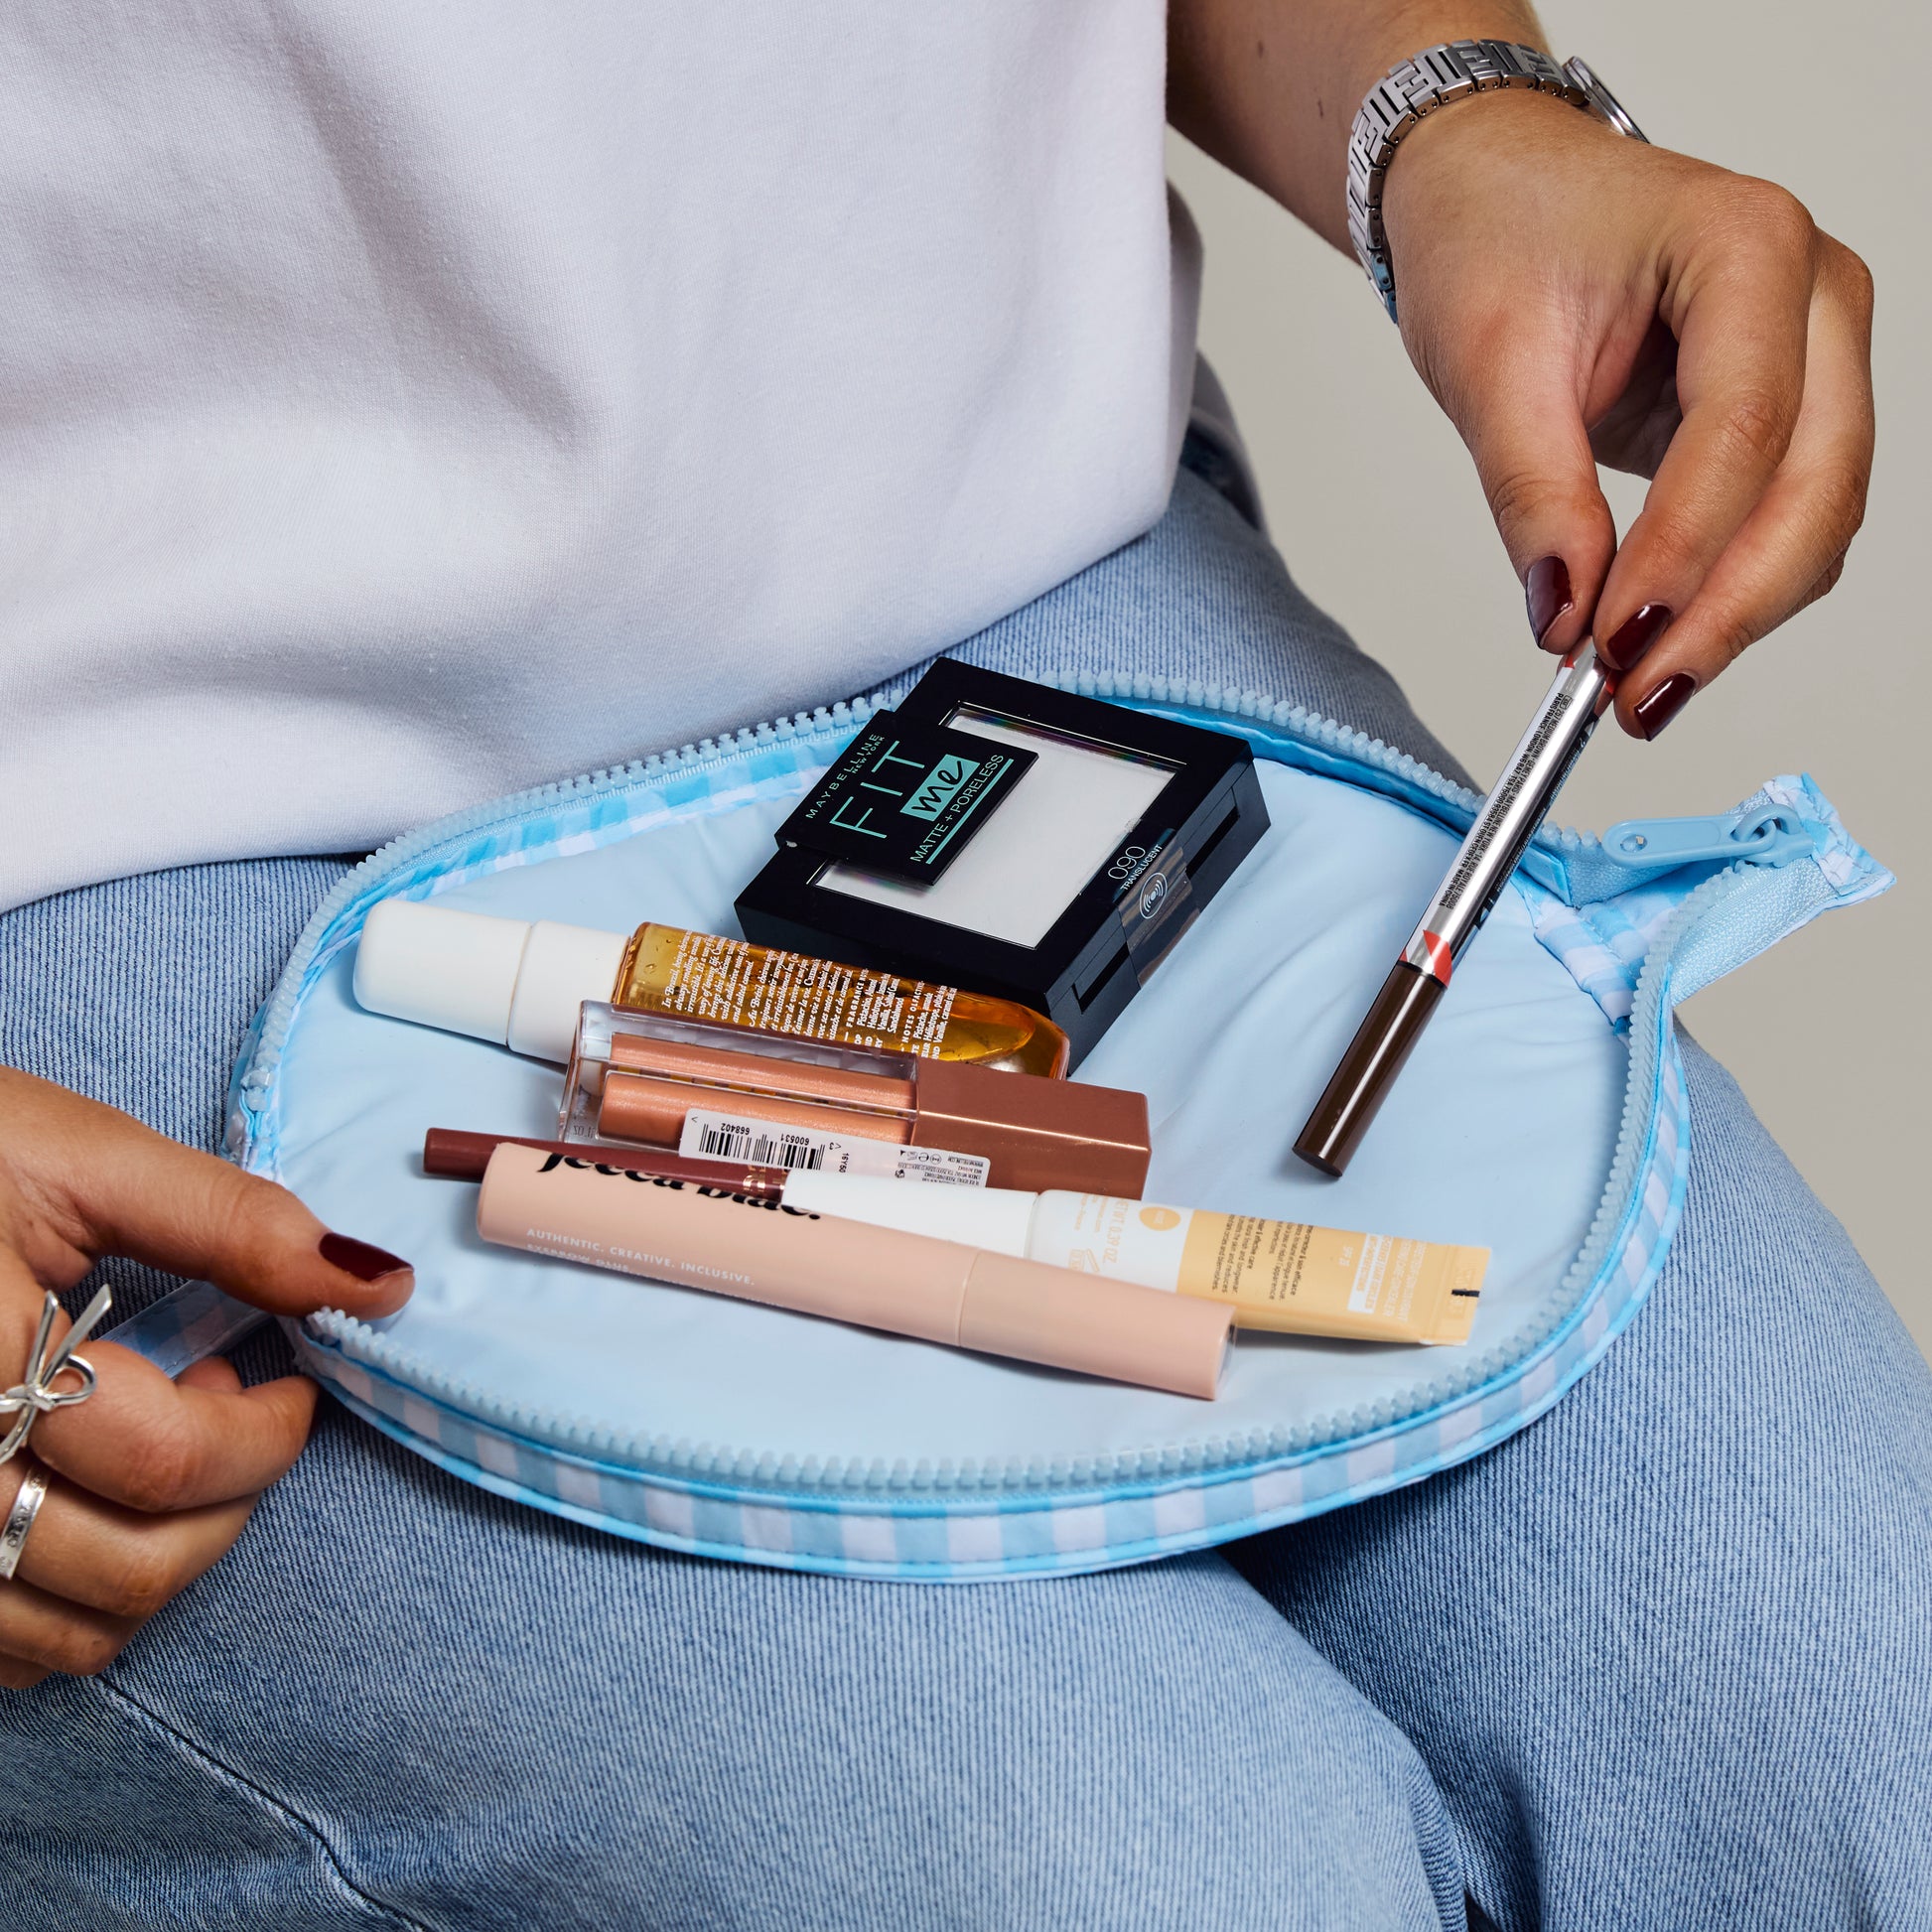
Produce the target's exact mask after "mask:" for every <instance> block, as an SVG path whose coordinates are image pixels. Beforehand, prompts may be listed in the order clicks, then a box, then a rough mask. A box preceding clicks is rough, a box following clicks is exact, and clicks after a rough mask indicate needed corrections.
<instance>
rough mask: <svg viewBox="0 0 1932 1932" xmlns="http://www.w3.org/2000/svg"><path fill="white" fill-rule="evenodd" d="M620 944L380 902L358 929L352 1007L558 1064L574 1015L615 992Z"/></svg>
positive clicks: (569, 930) (586, 931)
mask: <svg viewBox="0 0 1932 1932" xmlns="http://www.w3.org/2000/svg"><path fill="white" fill-rule="evenodd" d="M625 943H626V941H625V938H624V935H623V934H622V933H621V932H596V931H593V930H592V929H591V928H590V927H589V926H581V925H558V924H556V923H554V922H553V921H551V920H549V919H540V920H538V921H537V922H536V923H535V924H531V923H530V922H529V921H527V920H524V919H495V918H491V917H490V916H489V915H488V914H487V913H483V912H459V911H457V910H456V909H455V907H453V906H447V905H425V904H423V903H421V902H419V901H417V900H414V899H401V898H387V899H384V900H383V901H382V902H381V903H380V904H379V905H377V906H375V907H374V908H373V909H372V910H371V911H370V913H369V916H368V918H367V919H366V920H365V921H364V922H363V925H362V939H361V943H360V945H359V946H358V947H357V948H356V953H355V998H356V1001H357V1003H358V1004H359V1005H361V1006H363V1007H366V1008H367V1009H368V1011H369V1012H371V1013H386V1014H389V1015H390V1016H391V1017H392V1018H394V1019H397V1020H413V1021H415V1022H416V1024H417V1025H418V1026H423V1027H440V1028H442V1029H443V1031H444V1032H446V1033H453V1034H471V1035H475V1036H476V1037H477V1038H478V1039H491V1040H495V1041H497V1042H499V1043H501V1044H505V1045H508V1046H510V1047H511V1048H513V1049H514V1050H515V1051H516V1052H519V1053H528V1054H531V1055H532V1056H533V1057H534V1058H537V1059H540V1060H556V1061H558V1062H560V1063H561V1062H562V1061H565V1060H567V1059H569V1058H570V1046H571V1041H572V1039H573V1038H574V1037H575V1036H576V1033H577V1011H578V1009H579V1008H580V1007H581V1006H582V1005H583V1003H584V1002H585V1001H586V1000H608V999H609V998H610V997H611V995H612V993H613V992H614V991H615V990H616V988H617V983H618V969H619V967H620V966H621V964H622V962H623V949H624V945H625Z"/></svg>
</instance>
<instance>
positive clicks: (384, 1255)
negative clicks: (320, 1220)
mask: <svg viewBox="0 0 1932 1932" xmlns="http://www.w3.org/2000/svg"><path fill="white" fill-rule="evenodd" d="M316 1246H317V1248H318V1249H319V1250H320V1251H321V1254H322V1258H323V1260H324V1261H326V1262H327V1263H328V1264H329V1265H330V1267H332V1268H340V1269H341V1270H342V1271H343V1273H344V1274H345V1275H353V1276H354V1277H355V1279H356V1280H357V1281H358V1282H379V1281H380V1280H381V1279H382V1277H383V1276H384V1275H394V1274H398V1273H401V1272H402V1271H404V1270H406V1269H407V1268H408V1266H409V1264H408V1262H406V1261H404V1260H403V1258H402V1257H401V1256H400V1255H392V1254H391V1253H390V1252H389V1251H388V1250H387V1249H386V1248H377V1247H374V1246H372V1245H371V1244H370V1243H369V1242H367V1241H356V1240H353V1239H351V1238H350V1237H349V1236H348V1235H346V1234H325V1235H324V1236H323V1237H322V1239H321V1240H320V1241H319V1242H317V1243H316Z"/></svg>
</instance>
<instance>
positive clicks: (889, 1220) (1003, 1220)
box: [784, 1168, 1039, 1260]
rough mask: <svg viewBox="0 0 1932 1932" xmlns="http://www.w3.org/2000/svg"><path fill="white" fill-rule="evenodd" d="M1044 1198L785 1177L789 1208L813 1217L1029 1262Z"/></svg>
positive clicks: (906, 1183)
mask: <svg viewBox="0 0 1932 1932" xmlns="http://www.w3.org/2000/svg"><path fill="white" fill-rule="evenodd" d="M1038 1201H1039V1196H1038V1195H1037V1194H1034V1193H1028V1192H1027V1191H1025V1190H1024V1189H1022V1188H1018V1187H958V1186H945V1185H942V1184H935V1183H933V1182H931V1181H917V1180H894V1179H891V1178H878V1177H875V1176H873V1175H870V1174H845V1173H823V1172H821V1171H814V1170H812V1169H809V1168H801V1169H799V1170H798V1172H797V1173H789V1174H787V1175H786V1176H785V1193H784V1204H785V1205H786V1206H787V1207H802V1208H803V1209H804V1210H805V1211H806V1212H807V1213H808V1214H830V1215H832V1216H833V1217H834V1218H835V1219H838V1220H842V1221H866V1222H869V1223H870V1224H871V1225H872V1226H874V1227H876V1228H897V1229H898V1231H899V1232H900V1233H901V1234H925V1235H930V1236H931V1237H932V1238H933V1239H934V1240H935V1241H957V1242H959V1243H960V1244H961V1245H962V1246H963V1247H968V1248H984V1249H985V1250H986V1251H987V1252H988V1253H989V1254H996V1255H1018V1256H1019V1257H1020V1258H1021V1259H1022V1260H1025V1259H1026V1256H1027V1249H1028V1235H1029V1233H1030V1232H1031V1230H1032V1227H1033V1219H1034V1209H1035V1206H1036V1205H1037V1204H1038Z"/></svg>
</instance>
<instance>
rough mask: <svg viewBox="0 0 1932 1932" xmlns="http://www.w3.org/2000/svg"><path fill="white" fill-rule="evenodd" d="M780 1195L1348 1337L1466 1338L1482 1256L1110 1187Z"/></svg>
mask: <svg viewBox="0 0 1932 1932" xmlns="http://www.w3.org/2000/svg"><path fill="white" fill-rule="evenodd" d="M784 1198H785V1204H786V1206H788V1207H804V1208H808V1209H810V1210H811V1211H813V1212H815V1213H820V1214H835V1215H842V1216H844V1217H845V1218H847V1219H849V1220H855V1221H871V1222H873V1223H874V1224H875V1225H879V1226H885V1227H896V1228H899V1229H902V1230H903V1231H905V1232H906V1233H911V1234H928V1235H933V1236H936V1237H938V1238H939V1239H941V1240H947V1241H961V1242H966V1243H968V1244H969V1245H972V1246H976V1247H980V1248H984V1249H988V1250H990V1251H992V1252H994V1253H996V1254H1010V1255H1019V1256H1023V1257H1024V1258H1025V1259H1027V1260H1029V1261H1043V1262H1049V1263H1051V1264H1053V1265H1054V1266H1056V1267H1060V1268H1071V1269H1074V1270H1076V1271H1079V1272H1081V1273H1085V1274H1094V1275H1102V1276H1105V1277H1106V1278H1107V1279H1109V1280H1110V1281H1121V1282H1138V1283H1139V1284H1140V1285H1141V1286H1142V1287H1143V1288H1159V1289H1165V1290H1167V1291H1168V1292H1169V1293H1170V1294H1179V1295H1186V1296H1191V1297H1193V1298H1195V1299H1197V1300H1199V1301H1204V1302H1218V1303H1220V1304H1221V1305H1222V1306H1223V1307H1226V1308H1229V1309H1231V1310H1232V1311H1233V1313H1234V1322H1235V1326H1236V1327H1238V1328H1267V1329H1273V1330H1275V1331H1276V1332H1278V1333H1282V1334H1300V1335H1330V1336H1338V1337H1342V1338H1345V1339H1351V1340H1356V1341H1393V1342H1426V1343H1449V1344H1450V1345H1453V1344H1456V1343H1459V1342H1465V1341H1467V1340H1468V1338H1469V1330H1470V1327H1471V1326H1472V1324H1473V1323H1474V1321H1475V1313H1476V1308H1477V1305H1478V1302H1479V1301H1480V1298H1481V1293H1482V1278H1483V1275H1484V1273H1485V1271H1486V1270H1487V1268H1488V1264H1489V1250H1488V1249H1487V1248H1469V1247H1462V1246H1458V1245H1455V1244H1452V1243H1449V1242H1442V1241H1413V1240H1409V1239H1407V1238H1406V1237H1404V1236H1401V1235H1389V1234H1366V1233H1361V1232H1357V1231H1355V1230H1352V1229H1345V1228H1320V1227H1313V1226H1311V1225H1310V1224H1309V1223H1308V1222H1306V1221H1271V1220H1267V1219H1264V1218H1263V1217H1262V1216H1260V1215H1258V1214H1217V1213H1213V1212H1210V1211H1209V1210H1207V1209H1205V1208H1198V1207H1164V1206H1162V1205H1161V1204H1160V1203H1159V1202H1156V1201H1141V1200H1123V1199H1120V1198H1118V1197H1116V1196H1114V1195H1111V1194H1081V1193H1074V1192H1071V1191H1065V1190H1057V1189H1055V1190H1049V1191H1047V1192H1045V1193H1037V1194H1035V1193H1027V1192H1023V1191H1021V1190H1019V1189H1015V1188H1006V1187H940V1186H928V1185H921V1184H918V1183H916V1182H909V1181H902V1180H878V1179H870V1178H859V1177H856V1176H852V1175H844V1174H828V1173H795V1174H792V1175H790V1176H788V1177H787V1179H786V1181H785V1192H784Z"/></svg>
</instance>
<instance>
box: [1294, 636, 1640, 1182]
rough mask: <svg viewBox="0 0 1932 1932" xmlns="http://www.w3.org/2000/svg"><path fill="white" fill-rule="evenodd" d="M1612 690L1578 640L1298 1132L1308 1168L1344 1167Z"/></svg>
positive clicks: (1335, 1171)
mask: <svg viewBox="0 0 1932 1932" xmlns="http://www.w3.org/2000/svg"><path fill="white" fill-rule="evenodd" d="M1615 689H1616V679H1615V677H1614V675H1613V674H1612V673H1611V672H1610V671H1609V670H1608V668H1607V667H1606V666H1605V665H1604V664H1603V663H1602V661H1601V660H1600V659H1599V658H1598V657H1597V655H1596V652H1595V649H1594V648H1593V647H1592V646H1591V645H1590V644H1588V643H1584V644H1580V645H1579V646H1578V647H1577V648H1576V649H1575V650H1574V651H1572V652H1571V653H1570V655H1569V656H1568V657H1566V658H1565V659H1564V660H1563V665H1562V668H1561V669H1559V670H1558V672H1557V676H1556V681H1555V683H1553V684H1552V685H1551V686H1550V689H1549V690H1548V692H1546V693H1545V695H1544V699H1543V702H1542V703H1541V704H1540V705H1539V706H1538V707H1537V711H1536V716H1535V717H1534V718H1532V719H1531V720H1530V727H1529V730H1528V731H1526V732H1525V733H1524V734H1523V737H1522V741H1521V743H1519V744H1518V745H1517V747H1516V749H1515V751H1514V752H1512V753H1511V754H1510V757H1509V762H1508V763H1507V764H1505V765H1504V766H1503V771H1502V776H1501V777H1499V778H1498V779H1497V780H1496V783H1495V786H1494V788H1493V789H1492V790H1491V791H1490V793H1489V796H1488V797H1487V798H1485V799H1484V800H1483V801H1482V803H1481V805H1480V806H1479V807H1478V808H1477V811H1476V815H1475V822H1474V824H1472V825H1471V826H1470V827H1469V834H1468V837H1467V838H1465V839H1464V840H1463V841H1462V844H1461V847H1460V849H1459V850H1458V851H1457V852H1456V855H1455V858H1454V859H1453V861H1452V862H1451V863H1450V865H1449V875H1448V877H1447V878H1446V879H1444V881H1443V883H1442V885H1441V886H1439V887H1438V888H1437V889H1436V897H1434V898H1433V899H1431V900H1430V902H1429V909H1428V910H1427V911H1426V912H1424V913H1423V915H1422V917H1421V919H1420V920H1419V921H1418V922H1417V924H1416V929H1415V931H1414V932H1412V933H1411V934H1410V935H1409V943H1408V944H1407V945H1406V946H1404V947H1403V949H1402V956H1401V958H1399V959H1398V960H1397V961H1396V963H1395V965H1394V966H1393V967H1392V968H1391V969H1390V971H1389V976H1388V978H1387V979H1385V980H1384V981H1383V982H1382V990H1381V991H1380V992H1379V993H1378V994H1376V996H1375V1003H1374V1005H1373V1006H1371V1007H1370V1008H1369V1010H1368V1013H1367V1015H1366V1017H1365V1018H1364V1019H1363V1021H1362V1024H1361V1025H1360V1026H1359V1027H1358V1028H1356V1030H1355V1037H1354V1038H1353V1039H1351V1040H1350V1041H1349V1042H1348V1050H1347V1051H1346V1052H1345V1053H1343V1054H1342V1056H1341V1062H1340V1064H1339V1065H1338V1066H1337V1067H1336V1068H1335V1070H1334V1072H1333V1074H1332V1075H1330V1076H1329V1080H1328V1084H1327V1086H1326V1087H1325V1088H1324V1089H1323V1090H1322V1094H1321V1098H1320V1099H1319V1100H1317V1101H1316V1102H1315V1103H1314V1111H1313V1112H1312V1113H1311V1114H1310V1116H1309V1118H1308V1124H1307V1125H1306V1126H1305V1127H1304V1128H1303V1129H1302V1132H1301V1134H1300V1135H1299V1136H1298V1137H1297V1139H1296V1142H1295V1152H1296V1153H1297V1154H1299V1155H1300V1156H1301V1157H1302V1159H1303V1160H1304V1161H1306V1162H1307V1163H1308V1164H1309V1166H1310V1167H1311V1168H1319V1169H1320V1171H1321V1172H1322V1173H1325V1174H1331V1175H1339V1174H1340V1173H1342V1171H1343V1170H1344V1169H1345V1168H1346V1167H1347V1166H1348V1163H1349V1160H1350V1158H1351V1157H1352V1156H1353V1155H1354V1152H1355V1150H1356V1148H1357V1147H1359V1146H1360V1145H1361V1140H1362V1136H1363V1135H1364V1134H1366V1133H1367V1132H1368V1129H1369V1123H1370V1122H1371V1121H1373V1120H1374V1118H1375V1116H1376V1114H1377V1112H1378V1111H1379V1110H1380V1108H1381V1105H1382V1102H1383V1101H1384V1099H1386V1098H1387V1096H1388V1091H1389V1089H1390V1087H1392V1086H1393V1085H1394V1084H1395V1078H1396V1075H1397V1074H1399V1073H1400V1072H1401V1071H1402V1068H1403V1064H1404V1062H1405V1061H1407V1059H1408V1057H1409V1055H1410V1053H1411V1052H1413V1051H1414V1050H1415V1044H1416V1041H1417V1040H1419V1039H1420V1038H1421V1037H1422V1032H1423V1029H1424V1028H1425V1027H1426V1026H1428V1025H1429V1022H1430V1018H1431V1016H1432V1015H1433V1014H1434V1013H1435V1011H1436V1009H1437V1007H1438V1006H1440V1005H1441V1004H1442V999H1443V995H1444V994H1445V993H1446V992H1448V991H1449V973H1450V971H1451V970H1452V969H1453V967H1454V965H1455V962H1456V961H1457V960H1458V959H1460V958H1461V957H1462V951H1463V948H1464V947H1466V946H1467V945H1468V943H1469V941H1470V940H1471V939H1473V938H1474V937H1475V936H1476V933H1477V932H1478V930H1480V928H1481V925H1482V922H1483V920H1484V919H1486V918H1487V917H1488V916H1489V909H1490V907H1491V906H1493V905H1494V904H1495V902H1496V900H1497V898H1498V897H1499V896H1500V895H1501V893H1502V890H1503V888H1504V886H1506V885H1507V884H1508V883H1509V876H1510V874H1511V873H1513V872H1514V871H1515V870H1516V862H1517V861H1518V860H1519V859H1521V858H1522V856H1523V853H1524V851H1525V849H1526V848H1527V847H1528V845H1529V842H1530V840H1531V839H1532V838H1534V837H1535V836H1536V829H1537V827H1538V826H1539V825H1541V824H1542V823H1543V820H1544V818H1545V817H1546V816H1547V815H1548V813H1549V810H1550V807H1551V805H1552V804H1554V803H1555V801H1556V796H1557V793H1558V792H1559V791H1560V790H1561V789H1562V787H1563V781H1564V780H1565V779H1566V778H1567V777H1569V775H1570V767H1571V766H1572V765H1573V764H1575V763H1576V762H1577V757H1578V754H1579V753H1581V752H1582V751H1583V749H1584V747H1585V746H1586V745H1587V743H1588V742H1589V735H1590V733H1591V732H1592V731H1594V730H1595V729H1596V721H1597V719H1598V718H1600V717H1601V716H1602V715H1603V712H1604V710H1605V709H1606V708H1607V707H1608V705H1609V702H1610V699H1611V696H1612V695H1613V694H1614V692H1615Z"/></svg>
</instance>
